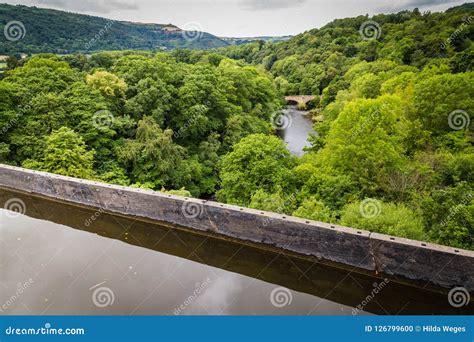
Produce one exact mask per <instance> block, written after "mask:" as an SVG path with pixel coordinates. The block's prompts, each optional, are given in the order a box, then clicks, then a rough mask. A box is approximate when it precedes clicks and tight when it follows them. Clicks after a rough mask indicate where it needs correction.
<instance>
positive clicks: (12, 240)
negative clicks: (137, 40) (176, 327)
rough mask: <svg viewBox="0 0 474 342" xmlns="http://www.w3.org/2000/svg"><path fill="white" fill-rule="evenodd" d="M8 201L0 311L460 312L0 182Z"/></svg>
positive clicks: (409, 291)
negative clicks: (9, 187) (18, 190)
mask: <svg viewBox="0 0 474 342" xmlns="http://www.w3.org/2000/svg"><path fill="white" fill-rule="evenodd" d="M7 203H8V205H7ZM12 203H14V204H15V208H16V210H18V209H19V210H20V211H21V212H23V213H24V214H22V215H20V214H17V213H15V212H12V211H9V210H4V209H0V315H7V314H8V315H12V314H14V315H30V314H35V315H42V314H45V315H64V314H66V315H73V314H74V315H75V314H79V315H82V314H84V315H86V314H87V315H102V314H103V315H110V314H112V315H209V314H212V315H221V314H224V315H236V314H239V315H240V314H245V315H260V314H265V315H355V314H357V315H366V314H369V313H375V314H415V313H423V314H436V313H438V314H440V313H448V314H449V313H451V314H452V313H463V311H459V310H458V311H455V310H454V309H453V308H452V307H450V306H449V305H448V304H447V297H446V295H445V294H441V293H438V292H435V291H431V290H427V289H419V288H417V287H413V286H411V285H410V286H408V285H404V284H401V283H397V282H392V281H390V282H386V281H384V279H383V278H380V277H374V276H373V275H368V274H364V273H360V272H358V271H356V270H354V269H350V270H347V269H343V268H340V267H336V266H335V265H327V264H324V263H323V262H321V261H320V260H313V259H306V258H305V259H303V258H299V257H296V256H293V255H286V254H283V253H281V252H280V251H273V250H268V249H262V248H260V247H259V246H251V245H248V244H242V243H239V242H236V241H229V240H223V239H217V238H215V237H211V236H207V235H200V234H195V233H191V232H189V231H187V230H186V229H183V228H181V227H170V226H165V225H157V224H155V223H152V222H146V221H141V220H137V219H134V218H126V217H122V216H115V215H110V214H107V213H105V212H102V211H93V210H90V209H85V208H81V207H77V206H72V205H66V204H62V203H58V202H54V201H50V200H47V199H44V198H37V197H32V196H28V195H24V194H20V193H16V192H9V191H5V190H0V204H1V206H0V207H2V208H3V207H5V206H8V207H9V208H13V206H12ZM376 288H377V289H378V290H379V291H377V292H378V294H377V295H376V296H375V297H374V298H372V299H370V300H368V299H367V298H368V297H367V296H369V295H371V294H372V295H373V292H374V289H376ZM471 309H472V308H471ZM461 310H466V308H463V309H461Z"/></svg>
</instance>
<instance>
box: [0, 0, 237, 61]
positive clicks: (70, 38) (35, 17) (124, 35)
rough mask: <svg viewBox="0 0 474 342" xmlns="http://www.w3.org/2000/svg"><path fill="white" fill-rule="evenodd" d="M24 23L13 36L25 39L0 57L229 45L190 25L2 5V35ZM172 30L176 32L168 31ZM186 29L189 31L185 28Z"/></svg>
mask: <svg viewBox="0 0 474 342" xmlns="http://www.w3.org/2000/svg"><path fill="white" fill-rule="evenodd" d="M18 21H19V22H21V25H22V26H17V27H16V30H17V32H15V31H14V28H11V30H12V31H11V32H12V34H18V35H21V36H22V37H23V38H22V39H18V40H16V38H17V37H15V36H13V38H14V39H15V40H13V41H12V40H4V39H3V37H2V41H1V42H0V54H14V53H15V54H16V53H27V54H29V53H39V52H52V53H59V54H67V53H73V52H88V51H100V50H128V49H143V50H162V49H172V48H178V47H180V48H196V49H208V48H216V47H221V46H227V45H229V44H228V43H226V42H224V41H223V40H222V39H220V38H218V37H216V36H213V35H211V34H209V33H205V32H199V33H198V32H192V31H193V30H202V29H201V28H200V27H198V26H196V27H195V26H194V25H190V27H189V29H190V30H191V31H190V32H189V33H184V32H183V31H179V30H178V31H174V30H175V29H177V27H176V26H173V25H165V24H141V23H132V22H125V21H118V20H109V19H105V18H100V17H93V16H89V15H83V14H77V13H69V12H64V11H57V10H52V9H44V8H37V7H28V6H22V5H17V6H12V5H7V4H0V32H4V29H5V26H6V25H7V24H8V23H10V22H18ZM167 28H171V29H172V30H167ZM184 29H186V28H184Z"/></svg>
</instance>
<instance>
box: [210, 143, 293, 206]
mask: <svg viewBox="0 0 474 342" xmlns="http://www.w3.org/2000/svg"><path fill="white" fill-rule="evenodd" d="M293 164H294V162H293V159H292V157H291V156H290V153H289V151H288V149H287V148H286V146H285V144H284V143H283V142H282V141H281V140H280V139H278V138H277V137H274V136H268V135H264V134H252V135H249V136H247V137H245V138H243V139H242V140H241V141H240V142H239V143H237V144H236V145H234V146H233V150H232V151H231V152H229V153H228V154H226V155H225V156H224V157H223V158H222V163H221V171H220V178H221V190H219V191H218V193H217V195H218V198H219V200H222V201H225V202H228V203H234V204H238V205H249V203H250V200H251V197H252V195H253V194H254V193H255V192H256V191H257V190H260V189H261V190H263V191H265V192H267V193H274V192H276V190H277V188H278V187H282V188H283V189H284V188H285V185H288V183H289V179H290V170H291V167H292V165H293Z"/></svg>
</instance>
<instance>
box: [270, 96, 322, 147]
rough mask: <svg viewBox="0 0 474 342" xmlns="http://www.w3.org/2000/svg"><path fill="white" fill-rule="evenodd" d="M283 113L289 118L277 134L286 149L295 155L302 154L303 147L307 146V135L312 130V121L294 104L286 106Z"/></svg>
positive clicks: (306, 113)
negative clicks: (285, 145)
mask: <svg viewBox="0 0 474 342" xmlns="http://www.w3.org/2000/svg"><path fill="white" fill-rule="evenodd" d="M283 115H284V116H286V117H287V118H289V121H287V122H288V124H287V125H285V126H284V127H285V129H281V130H279V131H278V135H279V136H280V137H281V138H282V139H283V141H285V143H286V144H287V146H288V150H289V151H290V152H291V154H293V155H295V156H302V155H303V154H304V151H303V149H304V147H306V146H309V142H308V136H309V134H310V133H314V131H313V122H312V121H311V117H310V116H309V114H308V112H306V111H300V110H298V109H297V108H296V105H290V106H287V107H286V108H285V109H284V110H283Z"/></svg>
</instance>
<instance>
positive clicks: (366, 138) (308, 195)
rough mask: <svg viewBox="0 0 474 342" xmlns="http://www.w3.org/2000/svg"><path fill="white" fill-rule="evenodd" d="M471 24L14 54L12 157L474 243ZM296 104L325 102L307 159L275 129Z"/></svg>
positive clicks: (470, 15)
mask: <svg viewBox="0 0 474 342" xmlns="http://www.w3.org/2000/svg"><path fill="white" fill-rule="evenodd" d="M369 20H370V23H371V24H372V25H375V24H376V25H375V26H373V27H372V30H371V31H370V32H369V33H371V34H372V36H367V34H368V33H367V32H365V31H364V30H360V28H361V26H363V24H364V23H366V22H367V21H369ZM374 23H375V24H374ZM472 23H474V9H473V6H472V4H467V5H464V6H460V7H457V8H453V9H451V10H449V11H447V12H446V13H420V12H419V11H418V10H414V11H404V12H400V13H397V14H389V15H377V16H375V17H373V18H367V17H357V18H349V19H341V20H335V21H334V22H332V23H330V24H328V25H326V26H325V27H323V28H321V29H318V30H316V29H315V30H312V31H309V32H305V33H303V34H301V35H298V36H296V37H294V38H292V39H290V40H288V41H285V42H280V43H271V42H266V43H265V42H256V43H251V44H246V45H242V46H231V47H227V48H225V49H217V50H213V51H202V50H183V49H176V50H173V51H171V52H169V53H151V52H137V51H135V52H132V51H122V52H101V53H96V54H93V55H92V56H90V57H87V56H84V55H80V54H77V55H67V56H62V57H60V56H55V55H48V54H39V55H35V56H33V57H30V58H27V59H26V60H21V61H16V60H14V59H10V60H9V61H8V70H7V71H6V72H5V74H4V78H3V79H2V80H1V81H0V88H1V90H0V112H1V117H0V127H3V128H2V134H1V135H0V161H1V162H3V163H8V164H12V165H20V166H24V167H27V168H33V169H38V170H45V171H49V172H55V173H59V174H64V175H70V176H75V177H82V178H88V179H98V180H102V181H105V182H110V183H116V184H122V185H130V186H135V187H144V188H149V189H155V190H161V191H172V192H173V193H178V194H184V195H192V196H196V197H203V198H212V197H215V198H217V200H219V201H223V202H227V203H233V204H237V205H242V206H248V207H252V208H258V209H262V210H270V211H274V212H279V213H286V214H289V215H295V216H299V217H305V218H310V219H315V220H320V221H325V222H332V223H338V224H342V225H346V226H352V227H358V228H362V229H367V230H371V231H377V232H382V233H387V234H393V235H397V236H402V237H408V238H414V239H421V240H426V241H433V242H436V243H440V244H445V245H450V246H454V247H461V248H469V249H473V234H474V193H473V190H474V189H473V188H474V182H473V180H474V149H473V135H472V130H471V128H470V116H471V114H472V113H473V112H474V100H473V98H472V95H473V94H474V83H473V82H472V81H473V76H474V71H473V70H472V66H473V45H472V40H473V26H474V25H472ZM374 33H375V36H374V35H373V34H374ZM284 94H313V95H317V97H316V100H314V101H312V103H310V109H311V112H312V113H313V114H314V116H315V117H316V118H318V120H315V122H316V123H315V125H314V130H315V131H316V132H318V134H315V135H314V136H313V137H312V138H311V147H310V148H308V150H307V151H306V153H305V155H304V156H303V157H295V156H292V155H291V154H290V153H289V151H288V149H287V147H286V146H285V143H284V142H283V141H282V140H281V139H280V138H278V137H277V136H276V135H275V128H274V125H272V118H275V115H274V114H275V112H276V111H277V110H278V109H280V108H281V107H282V105H283V103H282V99H283V95H284Z"/></svg>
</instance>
